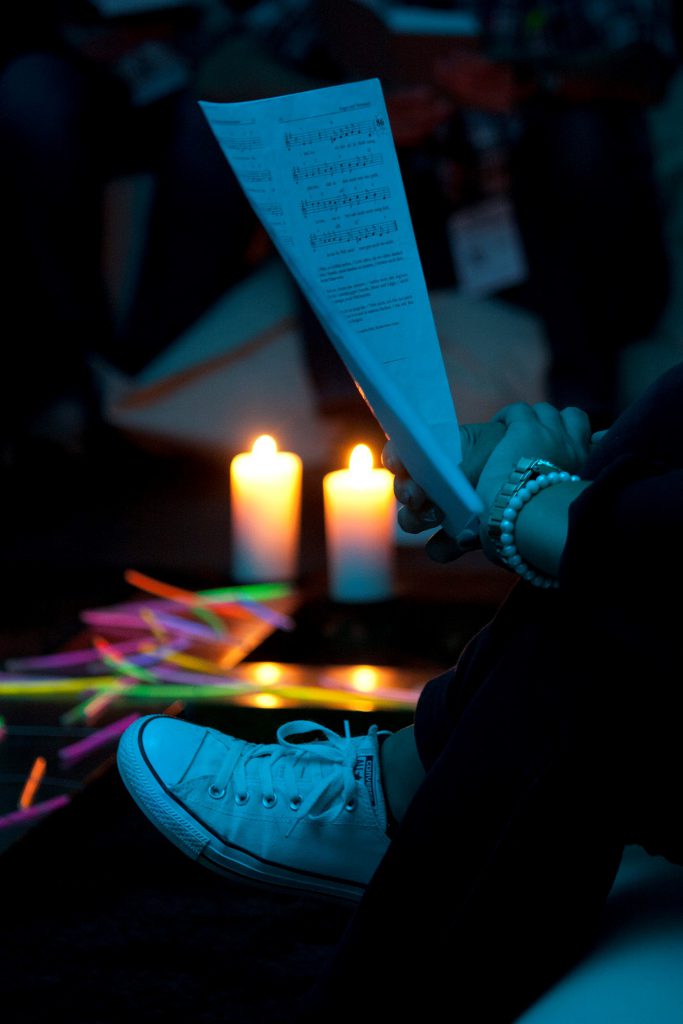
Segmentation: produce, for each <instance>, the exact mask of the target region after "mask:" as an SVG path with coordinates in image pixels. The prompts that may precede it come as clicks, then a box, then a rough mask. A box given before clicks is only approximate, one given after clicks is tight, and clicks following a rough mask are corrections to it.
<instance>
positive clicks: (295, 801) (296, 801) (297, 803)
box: [289, 793, 304, 811]
mask: <svg viewBox="0 0 683 1024" xmlns="http://www.w3.org/2000/svg"><path fill="white" fill-rule="evenodd" d="M303 802H304V798H303V797H302V796H299V794H298V793H297V795H296V796H293V797H292V799H291V800H290V801H289V806H290V807H291V809H292V810H293V811H298V810H299V808H300V807H301V805H302V803H303Z"/></svg>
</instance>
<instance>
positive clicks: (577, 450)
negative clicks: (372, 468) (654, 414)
mask: <svg viewBox="0 0 683 1024" xmlns="http://www.w3.org/2000/svg"><path fill="white" fill-rule="evenodd" d="M601 437H602V433H600V434H598V435H593V437H592V436H591V427H590V420H589V419H588V416H587V415H586V413H585V412H583V411H582V410H581V409H577V408H573V407H570V408H567V409H562V410H559V409H556V408H555V407H554V406H552V405H550V404H548V403H547V402H538V403H537V404H535V405H528V404H526V403H524V402H516V403H514V404H512V405H507V406H505V407H504V408H503V409H501V410H500V412H498V413H497V414H496V415H495V416H494V417H493V419H492V420H491V421H490V422H489V423H477V424H468V425H466V426H461V427H460V439H461V444H462V452H463V461H462V469H463V472H464V473H465V475H466V476H467V478H468V480H469V481H470V483H471V484H472V486H473V487H474V488H475V489H476V490H477V493H478V494H479V496H480V497H481V499H482V502H483V504H484V512H483V513H482V517H481V529H480V532H479V536H478V537H477V536H475V535H473V534H472V533H469V532H468V533H462V534H460V535H459V536H458V537H455V538H454V537H449V536H448V534H446V533H445V532H444V531H443V530H441V531H439V533H437V534H435V535H434V536H433V537H432V538H430V540H429V542H428V544H427V545H426V547H425V550H426V552H427V554H428V555H429V557H430V558H432V559H433V560H434V561H437V562H448V561H452V560H453V559H456V558H459V557H460V556H461V555H463V554H465V553H466V552H467V551H472V550H473V549H474V548H476V547H481V546H484V547H485V548H486V543H487V537H486V523H487V521H488V515H489V510H490V508H491V505H492V504H493V501H494V500H495V497H496V495H497V494H498V491H499V490H500V488H501V487H502V486H503V484H504V483H505V481H506V480H507V479H508V477H509V476H510V474H511V473H512V471H513V469H514V467H515V465H516V464H517V461H518V460H519V459H521V458H530V459H547V461H548V462H552V463H554V464H555V465H557V466H559V467H560V468H561V469H564V470H567V472H569V473H577V474H578V475H580V474H581V471H582V469H583V466H584V464H585V461H586V458H587V457H588V453H589V449H590V446H591V443H593V444H595V443H599V440H600V439H601ZM382 460H383V462H384V465H385V466H386V467H387V469H389V470H391V472H392V473H394V475H395V476H396V480H395V481H394V493H395V495H396V497H397V499H398V501H399V502H400V503H401V504H402V506H403V507H402V508H401V509H400V511H399V514H398V521H399V525H400V526H401V528H402V529H403V530H405V531H406V533H421V532H423V531H425V530H433V529H434V527H435V526H438V525H439V524H440V523H441V522H442V521H443V518H444V515H443V512H442V511H441V509H439V508H437V507H436V506H435V505H434V504H433V502H431V501H430V499H429V497H428V495H426V494H425V492H424V490H423V489H422V488H421V487H420V486H419V485H418V484H417V483H416V482H415V481H414V480H413V479H412V478H411V477H410V476H409V475H408V474H407V472H406V470H405V467H404V466H403V464H402V463H401V461H400V458H399V456H398V453H397V452H396V449H395V448H394V446H393V445H392V443H391V441H389V442H387V444H386V446H385V448H384V451H383V453H382Z"/></svg>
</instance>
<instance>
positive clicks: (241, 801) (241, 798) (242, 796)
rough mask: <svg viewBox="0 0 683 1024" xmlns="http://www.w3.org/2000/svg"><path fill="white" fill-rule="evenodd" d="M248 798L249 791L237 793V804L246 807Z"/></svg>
mask: <svg viewBox="0 0 683 1024" xmlns="http://www.w3.org/2000/svg"><path fill="white" fill-rule="evenodd" d="M248 800H249V794H248V793H235V803H236V804H237V806H238V807H244V805H245V804H246V803H247V801H248Z"/></svg>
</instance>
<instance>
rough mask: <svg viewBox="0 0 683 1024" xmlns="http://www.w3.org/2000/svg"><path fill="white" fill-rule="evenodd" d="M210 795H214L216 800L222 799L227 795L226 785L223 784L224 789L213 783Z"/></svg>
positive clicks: (210, 787)
mask: <svg viewBox="0 0 683 1024" xmlns="http://www.w3.org/2000/svg"><path fill="white" fill-rule="evenodd" d="M209 796H210V797H212V798H213V799H214V800H220V799H221V798H222V797H224V796H225V786H223V788H222V789H219V788H218V786H214V785H213V784H211V785H210V786H209Z"/></svg>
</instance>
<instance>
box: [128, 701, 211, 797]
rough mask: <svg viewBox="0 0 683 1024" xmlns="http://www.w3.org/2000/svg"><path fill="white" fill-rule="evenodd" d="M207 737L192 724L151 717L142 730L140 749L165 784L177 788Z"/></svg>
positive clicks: (199, 728) (199, 727) (204, 730)
mask: <svg viewBox="0 0 683 1024" xmlns="http://www.w3.org/2000/svg"><path fill="white" fill-rule="evenodd" d="M205 735H206V729H203V728H202V727H201V726H198V725H192V724H191V723H189V722H179V721H178V720H177V719H175V718H163V717H155V718H149V719H147V720H146V721H145V722H143V723H142V726H141V728H140V732H139V743H140V749H141V751H142V753H143V755H144V757H145V760H146V761H147V763H148V764H149V766H150V767H151V768H152V770H153V771H154V772H155V774H156V775H157V776H158V777H159V779H160V780H161V781H162V782H163V783H164V785H165V786H175V785H176V784H177V783H178V782H179V781H180V780H181V779H182V777H183V775H184V774H185V772H186V771H187V769H188V768H189V766H190V765H191V763H192V761H193V760H194V757H195V755H196V753H197V751H198V750H199V747H200V746H201V743H202V740H203V739H204V736H205Z"/></svg>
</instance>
